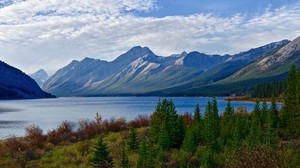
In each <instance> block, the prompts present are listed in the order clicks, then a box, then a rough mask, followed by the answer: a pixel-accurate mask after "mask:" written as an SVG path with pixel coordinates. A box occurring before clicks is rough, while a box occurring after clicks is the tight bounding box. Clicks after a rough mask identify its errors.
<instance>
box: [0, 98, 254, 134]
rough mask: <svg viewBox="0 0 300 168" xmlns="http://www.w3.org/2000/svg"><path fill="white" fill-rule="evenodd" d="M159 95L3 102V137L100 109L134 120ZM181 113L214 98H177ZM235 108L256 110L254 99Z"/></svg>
mask: <svg viewBox="0 0 300 168" xmlns="http://www.w3.org/2000/svg"><path fill="white" fill-rule="evenodd" d="M158 100H159V97H68V98H57V99H37V100H5V101H0V138H7V137H10V136H23V135H24V133H25V130H24V128H25V127H27V126H29V125H31V124H36V125H39V126H40V127H41V128H42V129H43V130H44V132H47V131H48V130H52V129H54V128H56V127H57V125H58V124H60V123H61V122H62V121H65V120H68V121H73V122H77V121H79V120H80V119H94V118H95V116H96V113H97V112H98V113H99V114H100V115H101V116H102V118H103V119H109V118H112V117H115V118H120V117H124V118H126V120H132V119H134V118H135V117H137V116H138V115H150V114H152V113H153V111H154V108H155V106H156V104H157V102H158ZM172 100H173V102H174V103H175V105H176V110H177V112H178V113H185V112H191V113H192V112H193V110H194V107H195V105H196V103H199V105H200V107H201V112H202V113H203V112H204V110H205V106H206V104H207V102H208V101H209V100H211V98H206V97H195V98H194V97H173V98H172ZM217 101H218V107H219V112H220V113H222V112H223V111H224V109H225V107H226V103H227V102H226V101H225V100H224V98H222V97H220V98H217ZM232 105H233V107H235V108H236V107H238V106H245V107H246V108H247V110H248V111H250V110H252V109H253V106H254V103H252V102H232Z"/></svg>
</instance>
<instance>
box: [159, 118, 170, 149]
mask: <svg viewBox="0 0 300 168" xmlns="http://www.w3.org/2000/svg"><path fill="white" fill-rule="evenodd" d="M158 147H159V148H161V149H162V150H163V151H167V150H169V149H170V148H171V139H170V137H169V135H168V131H167V129H166V124H163V126H162V128H161V131H160V133H159V139H158Z"/></svg>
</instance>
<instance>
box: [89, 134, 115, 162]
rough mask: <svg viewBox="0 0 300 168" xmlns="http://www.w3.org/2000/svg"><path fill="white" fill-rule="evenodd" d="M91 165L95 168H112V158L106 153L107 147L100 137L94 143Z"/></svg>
mask: <svg viewBox="0 0 300 168" xmlns="http://www.w3.org/2000/svg"><path fill="white" fill-rule="evenodd" d="M93 164H94V167H95V168H111V167H113V162H112V158H111V156H110V154H109V152H108V149H107V145H106V143H105V142H103V138H102V137H101V138H100V139H99V140H98V142H97V143H96V146H95V149H94V155H93Z"/></svg>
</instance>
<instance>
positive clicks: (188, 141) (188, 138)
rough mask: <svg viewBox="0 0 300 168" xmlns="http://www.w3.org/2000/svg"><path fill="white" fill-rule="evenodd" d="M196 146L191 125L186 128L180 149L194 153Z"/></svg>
mask: <svg viewBox="0 0 300 168" xmlns="http://www.w3.org/2000/svg"><path fill="white" fill-rule="evenodd" d="M196 148H197V144H196V142H195V136H194V132H193V127H189V128H187V129H186V133H185V138H184V140H183V144H182V149H183V150H185V151H187V152H189V153H194V152H195V150H196Z"/></svg>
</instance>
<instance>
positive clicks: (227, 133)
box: [220, 100, 235, 145]
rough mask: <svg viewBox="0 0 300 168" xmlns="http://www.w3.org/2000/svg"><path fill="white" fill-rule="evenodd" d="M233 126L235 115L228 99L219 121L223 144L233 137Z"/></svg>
mask: <svg viewBox="0 0 300 168" xmlns="http://www.w3.org/2000/svg"><path fill="white" fill-rule="evenodd" d="M234 126H235V116H234V109H233V107H232V106H231V103H230V100H228V102H227V105H226V108H225V111H224V113H223V117H222V121H221V126H220V129H221V135H220V136H221V140H222V141H223V144H224V145H227V144H228V143H230V141H231V140H232V139H233V137H234V136H233V134H234V129H235V128H234Z"/></svg>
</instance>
